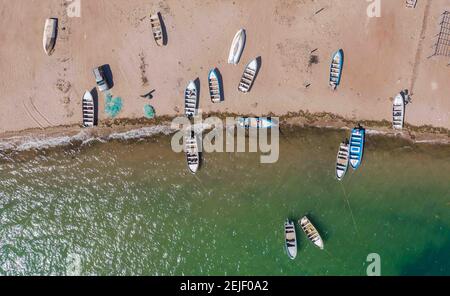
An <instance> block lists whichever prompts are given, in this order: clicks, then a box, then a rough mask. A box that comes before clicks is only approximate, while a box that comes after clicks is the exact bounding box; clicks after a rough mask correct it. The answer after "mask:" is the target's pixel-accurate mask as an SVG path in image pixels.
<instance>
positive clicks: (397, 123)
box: [392, 93, 406, 130]
mask: <svg viewBox="0 0 450 296" xmlns="http://www.w3.org/2000/svg"><path fill="white" fill-rule="evenodd" d="M405 104H406V100H405V96H404V94H403V93H399V94H398V95H397V96H396V97H395V99H394V104H393V111H392V117H393V121H392V126H393V128H394V129H397V130H401V129H403V125H404V122H405Z"/></svg>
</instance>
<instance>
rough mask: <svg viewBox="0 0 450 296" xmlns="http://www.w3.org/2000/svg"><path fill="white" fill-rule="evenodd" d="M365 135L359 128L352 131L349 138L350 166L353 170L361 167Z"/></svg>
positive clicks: (362, 129)
mask: <svg viewBox="0 0 450 296" xmlns="http://www.w3.org/2000/svg"><path fill="white" fill-rule="evenodd" d="M365 135H366V131H365V129H364V128H362V127H361V126H359V127H356V128H354V129H353V130H352V136H351V138H350V165H351V166H352V168H353V169H355V170H356V169H357V168H358V167H359V166H360V165H361V162H362V158H363V153H364V141H365Z"/></svg>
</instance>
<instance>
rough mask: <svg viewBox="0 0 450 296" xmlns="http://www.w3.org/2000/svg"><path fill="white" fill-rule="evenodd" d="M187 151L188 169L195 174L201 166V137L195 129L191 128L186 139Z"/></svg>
mask: <svg viewBox="0 0 450 296" xmlns="http://www.w3.org/2000/svg"><path fill="white" fill-rule="evenodd" d="M184 140H185V141H184V145H185V152H186V160H187V165H188V169H189V171H190V172H191V173H193V174H195V173H197V171H198V170H199V168H200V157H201V154H200V151H199V147H200V143H199V137H198V135H197V134H196V133H195V131H193V130H191V131H190V132H189V133H188V134H187V135H186V136H185V139H184Z"/></svg>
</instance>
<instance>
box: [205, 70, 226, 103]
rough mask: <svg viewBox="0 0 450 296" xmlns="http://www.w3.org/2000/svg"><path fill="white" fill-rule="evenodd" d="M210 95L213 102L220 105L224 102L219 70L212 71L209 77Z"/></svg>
mask: <svg viewBox="0 0 450 296" xmlns="http://www.w3.org/2000/svg"><path fill="white" fill-rule="evenodd" d="M208 84H209V95H210V97H211V102H213V103H220V102H222V101H223V96H222V94H223V90H222V83H221V81H220V78H219V70H217V69H212V70H211V71H210V72H209V75H208Z"/></svg>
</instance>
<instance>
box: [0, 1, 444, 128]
mask: <svg viewBox="0 0 450 296" xmlns="http://www.w3.org/2000/svg"><path fill="white" fill-rule="evenodd" d="M65 4H66V1H65V0H39V1H37V0H36V1H30V0H16V1H7V0H3V1H2V5H1V7H0V14H1V18H0V40H1V46H0V69H1V71H0V90H1V92H0V100H1V103H2V104H1V108H0V133H5V132H11V131H20V130H24V129H30V128H46V127H51V126H59V125H73V124H80V123H81V97H82V95H83V93H84V92H85V90H89V89H92V88H94V87H95V81H94V77H93V74H92V69H93V68H94V67H95V66H99V65H102V64H109V65H110V67H111V69H112V73H113V76H114V88H113V89H112V93H113V94H114V95H115V96H120V97H122V99H123V102H124V108H123V110H122V112H121V113H120V116H119V117H120V118H140V117H142V116H143V107H144V104H146V103H151V104H152V105H153V106H154V107H155V109H156V112H157V114H158V115H176V114H182V113H183V108H184V107H183V106H184V101H183V100H184V99H183V93H184V88H185V87H186V85H187V83H188V81H189V80H191V79H192V80H193V79H195V78H197V77H199V78H200V81H201V86H202V87H201V100H200V107H201V109H202V110H203V111H204V112H216V111H218V112H234V113H241V114H255V115H265V114H268V113H273V114H277V115H283V114H286V113H288V112H299V111H309V112H329V113H333V114H337V115H340V116H342V117H344V118H347V119H350V120H377V121H378V120H380V121H381V120H389V121H390V120H391V110H392V98H393V97H394V96H395V95H396V94H397V93H398V92H399V91H400V90H402V89H409V90H410V91H412V94H413V96H412V99H413V102H412V104H410V105H408V106H407V115H406V121H407V123H409V124H411V125H416V126H422V125H432V126H435V127H443V128H447V129H448V128H450V99H449V96H450V95H449V94H450V83H449V79H450V78H449V77H450V75H449V74H450V67H449V66H447V65H448V64H449V62H450V58H448V57H431V58H428V57H429V56H430V55H432V53H433V48H432V45H433V43H434V42H435V41H436V39H435V38H434V37H435V35H436V34H437V33H438V29H439V27H438V24H439V18H440V15H441V13H442V12H443V11H444V10H445V9H449V10H450V7H449V5H448V1H447V0H432V1H431V0H419V1H418V6H417V8H415V9H407V8H405V1H404V0H381V4H382V10H381V17H380V18H369V17H368V16H367V13H366V10H367V6H368V5H369V3H368V2H366V1H363V0H340V1H336V0H316V1H313V0H241V1H239V0H235V1H231V0H230V1H228V0H183V1H178V0H169V1H149V0H133V1H123V0H96V1H92V0H81V17H80V18H69V17H68V16H67V12H66V7H65ZM321 9H323V10H321ZM320 10H321V11H320ZM152 11H160V12H161V14H162V16H163V19H164V22H165V25H166V27H167V31H168V45H167V46H166V47H163V48H160V47H157V46H156V44H155V42H154V40H153V36H152V35H151V31H150V24H149V13H150V12H152ZM317 11H320V12H319V13H317V14H315V13H316V12H317ZM48 17H57V18H59V21H60V25H59V36H58V41H57V44H56V50H55V52H54V54H53V55H52V56H50V57H48V56H46V55H45V53H44V51H43V49H42V33H43V27H44V22H45V19H46V18H48ZM240 28H245V29H246V30H247V45H246V48H245V51H244V54H243V56H242V59H241V62H240V64H239V65H238V66H231V65H228V64H227V57H228V51H229V48H230V45H231V41H232V38H233V36H234V34H235V33H236V32H237V31H238V30H239V29H240ZM339 48H342V49H344V52H345V66H344V74H343V80H342V84H341V86H340V87H339V89H338V90H337V91H334V92H333V91H331V90H330V88H329V87H328V76H329V67H330V59H331V54H332V53H333V52H334V51H335V50H337V49H339ZM312 51H314V53H313V54H311V52H312ZM311 55H315V56H317V63H310V59H311ZM257 56H261V58H262V69H261V71H260V73H259V76H258V77H257V80H256V83H255V86H254V88H253V90H252V92H251V93H249V94H245V95H244V94H241V93H239V92H238V91H237V85H238V82H239V79H240V76H241V74H242V72H243V69H244V67H245V64H246V63H247V62H248V61H250V60H251V59H253V58H254V57H257ZM213 67H218V68H219V70H220V72H221V73H222V76H223V79H224V84H225V102H223V103H221V104H212V103H211V101H210V100H209V96H208V91H207V74H208V72H209V70H210V69H211V68H213ZM143 69H144V70H145V71H143ZM145 81H148V82H146V83H145ZM306 85H310V86H309V87H306ZM152 89H155V92H154V98H153V100H152V101H151V102H149V101H147V100H145V99H142V98H140V95H143V94H145V93H147V92H149V91H150V90H152ZM103 101H104V99H103V97H100V119H101V120H104V119H106V115H105V113H104V112H103V109H104V107H103Z"/></svg>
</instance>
